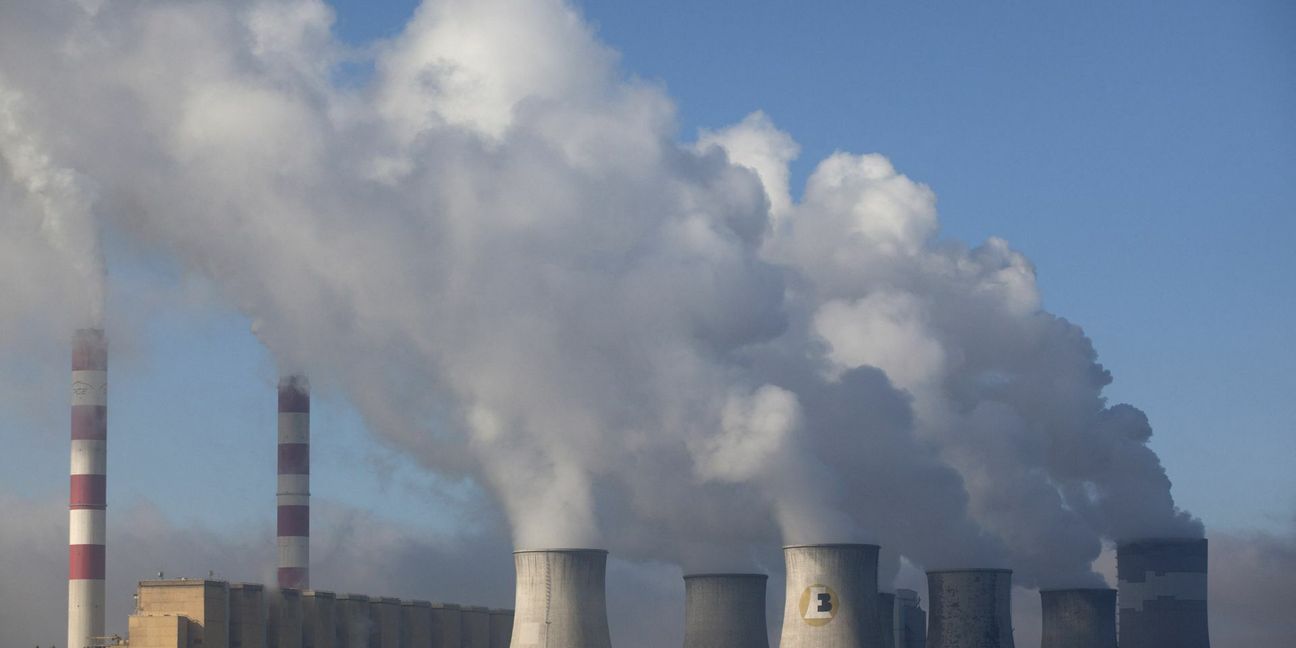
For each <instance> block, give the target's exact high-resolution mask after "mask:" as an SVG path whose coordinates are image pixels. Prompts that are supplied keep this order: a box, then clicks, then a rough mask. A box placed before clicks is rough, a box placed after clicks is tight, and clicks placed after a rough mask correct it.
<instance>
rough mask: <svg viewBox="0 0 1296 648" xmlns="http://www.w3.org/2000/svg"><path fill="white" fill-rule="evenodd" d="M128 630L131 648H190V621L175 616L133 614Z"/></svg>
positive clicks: (127, 625) (128, 622)
mask: <svg viewBox="0 0 1296 648" xmlns="http://www.w3.org/2000/svg"><path fill="white" fill-rule="evenodd" d="M126 629H127V632H128V636H129V637H130V645H131V648H189V645H190V644H189V620H188V619H186V618H185V617H183V616H177V615H174V614H165V615H162V614H159V615H139V614H132V615H131V616H130V619H129V620H128V621H127V624H126Z"/></svg>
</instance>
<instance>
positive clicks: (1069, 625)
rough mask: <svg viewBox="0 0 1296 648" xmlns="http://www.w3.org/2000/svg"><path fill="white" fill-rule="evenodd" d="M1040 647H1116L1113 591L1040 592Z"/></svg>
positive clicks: (1068, 590)
mask: <svg viewBox="0 0 1296 648" xmlns="http://www.w3.org/2000/svg"><path fill="white" fill-rule="evenodd" d="M1040 610H1041V613H1042V615H1043V624H1044V627H1043V630H1044V634H1043V638H1042V640H1041V641H1040V648H1116V590H1114V589H1105V588H1091V589H1057V590H1040Z"/></svg>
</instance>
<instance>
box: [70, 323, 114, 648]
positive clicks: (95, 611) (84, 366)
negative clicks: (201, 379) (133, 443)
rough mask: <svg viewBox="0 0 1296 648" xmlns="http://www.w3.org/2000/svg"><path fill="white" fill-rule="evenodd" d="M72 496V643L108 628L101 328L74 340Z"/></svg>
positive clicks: (85, 642) (76, 647) (77, 646)
mask: <svg viewBox="0 0 1296 648" xmlns="http://www.w3.org/2000/svg"><path fill="white" fill-rule="evenodd" d="M71 475H72V478H71V489H70V490H71V496H70V497H69V500H68V628H67V629H68V640H67V646H69V648H84V647H85V646H89V645H91V641H92V639H91V638H92V637H98V636H102V635H103V633H104V562H105V558H106V556H105V554H106V551H105V542H106V529H107V527H106V516H107V508H108V343H107V340H106V339H105V337H104V333H103V331H102V330H99V329H81V330H78V331H77V332H76V336H75V337H74V339H73V342H72V470H71Z"/></svg>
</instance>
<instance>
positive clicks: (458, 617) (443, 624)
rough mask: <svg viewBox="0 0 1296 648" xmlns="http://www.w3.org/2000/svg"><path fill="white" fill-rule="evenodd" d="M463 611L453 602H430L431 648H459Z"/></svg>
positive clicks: (461, 640) (461, 636)
mask: <svg viewBox="0 0 1296 648" xmlns="http://www.w3.org/2000/svg"><path fill="white" fill-rule="evenodd" d="M462 643H463V611H462V610H461V609H460V608H459V606H458V605H455V604H454V603H433V604H432V648H460V644H462Z"/></svg>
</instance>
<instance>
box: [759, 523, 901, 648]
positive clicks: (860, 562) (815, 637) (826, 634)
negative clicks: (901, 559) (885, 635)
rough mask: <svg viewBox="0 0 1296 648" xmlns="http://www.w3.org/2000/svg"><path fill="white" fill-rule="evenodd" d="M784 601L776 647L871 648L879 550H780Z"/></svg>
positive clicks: (841, 546) (864, 547)
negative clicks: (785, 568)
mask: <svg viewBox="0 0 1296 648" xmlns="http://www.w3.org/2000/svg"><path fill="white" fill-rule="evenodd" d="M783 560H784V562H785V563H786V565H787V590H786V592H787V595H786V596H787V599H786V603H785V604H784V607H783V634H782V640H781V641H780V642H779V648H846V647H848V646H849V647H851V648H856V647H860V646H865V647H868V648H874V647H876V646H877V645H878V641H879V640H880V636H879V630H878V621H877V595H878V587H877V565H878V547H877V545H864V544H824V545H798V546H789V547H784V548H783Z"/></svg>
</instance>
